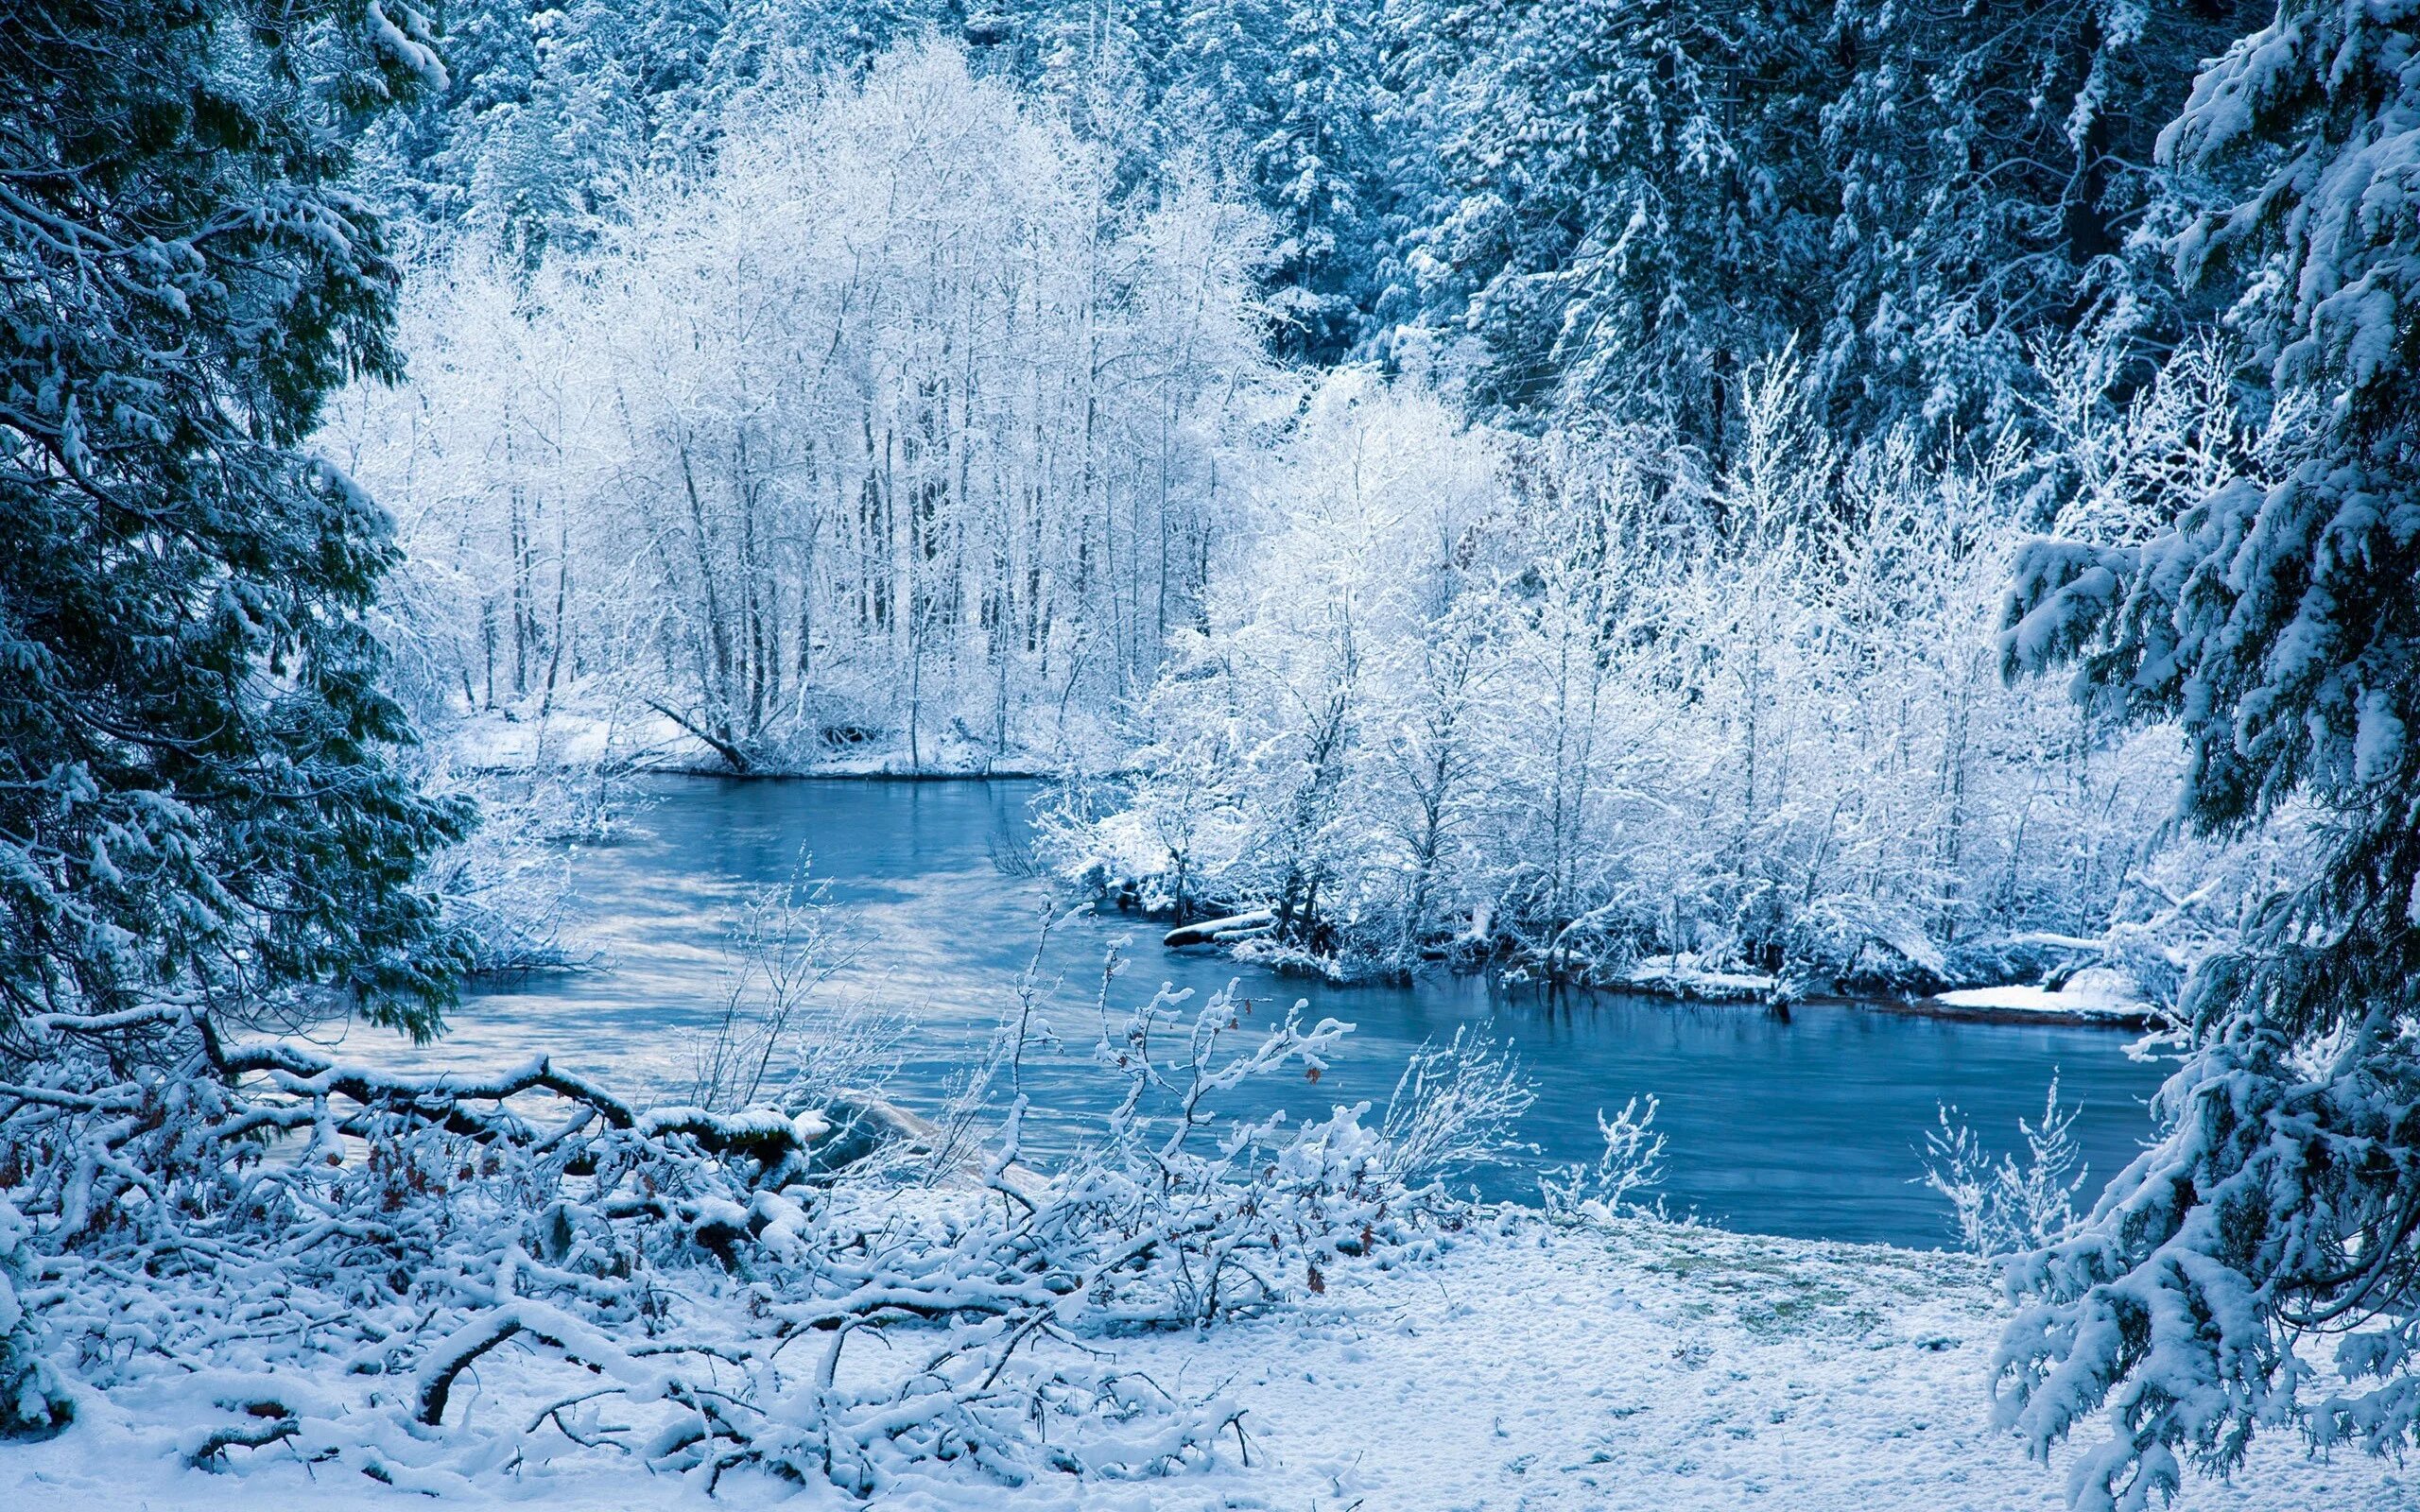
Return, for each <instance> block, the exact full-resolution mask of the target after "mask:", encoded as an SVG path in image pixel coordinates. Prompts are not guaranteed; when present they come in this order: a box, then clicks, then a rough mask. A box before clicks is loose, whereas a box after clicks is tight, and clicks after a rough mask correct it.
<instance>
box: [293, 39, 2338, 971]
mask: <svg viewBox="0 0 2420 1512" xmlns="http://www.w3.org/2000/svg"><path fill="white" fill-rule="evenodd" d="M2259 19H2260V18H2259V17H2257V16H2256V15H2255V14H2254V13H2253V12H2252V10H2251V9H2245V8H2239V7H2238V8H2228V7H2204V6H2182V5H2157V6H2150V7H2142V6H2125V5H2107V6H2100V5H2074V6H2038V5H2030V4H2029V5H2009V6H1998V5H1986V6H1976V7H1967V8H1935V9H1927V8H1924V7H1901V6H1875V7H1867V6H1863V5H1842V6H1838V7H1807V6H1796V5H1780V6H1756V7H1751V8H1746V9H1730V10H1725V11H1723V12H1722V13H1720V14H1712V13H1707V12H1704V11H1703V10H1702V9H1699V8H1692V7H1677V6H1674V7H1667V6H1656V5H1648V6H1637V7H1623V8H1605V7H1596V6H1566V5H1555V4H1515V5H1496V4H1470V5H1462V4H1454V5H1447V4H1435V3H1429V0H1418V3H1401V4H1387V5H1380V4H1348V5H1342V6H1339V5H1326V4H1322V5H1316V6H1300V7H1295V6H1286V5H1263V4H1217V5H1203V6H1196V7H1190V8H1186V7H1158V6H1149V5H1146V6H1138V7H1119V6H1065V7H1059V6H1049V5H1043V6H1034V7H1029V8H1025V9H1015V10H1012V11H1000V12H989V11H987V12H981V13H972V12H967V11H964V10H962V9H959V8H957V7H955V6H952V7H947V8H942V9H931V10H919V9H914V8H912V7H900V8H890V9H885V8H869V7H853V6H836V7H830V8H822V9H819V8H814V7H805V8H800V7H774V6H754V5H738V6H716V5H697V4H674V5H652V4H643V5H635V6H624V5H606V4H579V5H574V6H571V7H568V8H564V9H537V10H532V9H529V8H528V7H527V5H524V4H520V3H508V4H474V5H469V6H464V7H460V8H457V9H453V10H452V11H450V12H449V13H448V15H447V18H446V27H447V36H448V39H449V41H448V57H449V59H450V60H451V61H450V67H451V73H450V76H449V81H448V83H447V86H446V88H445V89H444V91H443V92H441V93H438V94H430V95H429V96H427V97H426V98H425V99H424V100H423V102H422V103H420V104H419V105H417V106H416V107H414V108H412V109H410V110H408V111H406V112H395V113H391V114H389V116H387V117H386V118H384V121H383V124H381V125H380V126H378V127H377V128H376V129H374V131H373V132H372V135H371V136H370V137H369V138H368V139H367V140H366V141H365V142H364V144H363V161H364V164H365V166H364V169H363V177H364V179H365V180H366V181H368V182H369V183H371V184H372V185H373V186H374V187H375V189H376V190H377V192H378V193H379V194H380V195H381V196H382V197H383V198H385V199H386V200H387V201H389V202H390V203H392V204H394V205H397V206H399V207H401V208H402V210H403V212H404V214H405V215H406V223H407V225H408V226H409V228H410V239H411V241H412V244H413V247H412V260H413V267H414V276H413V278H412V280H411V281H410V283H409V291H410V292H409V293H408V295H407V299H406V309H405V314H404V324H403V328H402V335H401V337H400V340H401V344H402V345H403V347H404V348H405V349H406V351H407V352H410V353H411V358H410V360H411V364H412V369H411V371H412V376H411V380H410V382H409V383H408V384H407V385H406V386H405V387H402V388H400V389H392V390H389V389H385V388H379V387H368V388H362V389H358V390H356V391H354V393H353V394H351V395H349V396H347V397H345V398H344V399H342V400H341V401H340V402H339V403H338V404H337V406H336V407H335V409H334V411H333V414H332V420H331V423H330V425H329V428H328V430H327V432H326V433H325V435H324V436H323V438H322V443H323V444H324V445H326V446H328V447H329V448H330V450H331V451H332V453H333V455H336V456H337V458H338V460H339V461H341V462H342V463H343V464H344V465H345V466H346V467H347V468H348V469H349V470H350V471H352V472H354V474H355V475H357V476H358V477H359V478H361V480H362V481H363V482H364V483H365V484H367V485H368V486H369V487H370V488H371V490H372V491H373V492H374V493H375V494H376V495H377V496H378V497H379V498H380V499H381V500H382V501H383V502H385V503H386V504H387V506H388V507H389V508H391V509H393V510H394V511H396V513H397V514H398V516H399V519H400V520H401V522H402V529H403V538H404V541H405V544H406V551H407V557H408V562H409V565H408V566H407V568H406V572H405V574H404V575H403V576H402V577H401V579H400V585H399V586H400V588H401V592H400V593H398V594H396V595H394V596H393V602H394V604H395V606H396V609H395V612H396V615H397V625H396V628H397V634H396V636H395V637H394V640H395V644H397V646H398V648H399V649H400V651H401V652H402V656H401V662H400V664H401V668H402V671H403V674H404V679H403V680H404V683H405V685H406V687H407V688H408V689H409V690H410V691H411V694H412V696H413V701H414V703H415V705H416V708H417V711H418V713H419V716H420V718H421V720H422V722H423V724H424V725H430V726H433V727H436V728H441V729H449V728H455V727H457V726H458V724H459V723H460V722H461V721H462V720H463V718H464V717H465V716H466V715H472V716H475V717H474V718H473V724H474V726H479V725H480V721H481V720H484V721H485V725H484V727H481V728H483V729H484V733H481V734H478V735H477V737H476V738H478V739H483V740H486V741H488V742H489V743H490V747H489V748H490V749H493V748H494V743H495V742H496V741H498V740H500V739H504V740H509V741H514V742H518V743H519V744H517V745H515V746H514V747H513V748H515V749H522V750H525V751H526V750H528V749H532V748H539V747H543V748H544V749H542V750H541V754H544V751H545V750H554V751H562V750H571V749H578V750H579V751H581V752H584V753H586V755H587V756H588V757H592V758H593V757H594V756H595V755H596V753H597V752H598V751H599V750H600V749H603V750H605V751H606V759H608V760H613V759H618V758H621V757H627V756H628V755H630V754H632V753H634V752H637V751H640V750H643V749H647V748H649V747H653V746H655V745H657V744H659V743H660V742H661V741H662V740H663V739H664V738H665V737H666V735H672V736H677V737H678V738H680V739H682V740H684V741H687V742H690V743H692V746H691V748H693V749H698V750H700V751H701V752H702V753H705V760H707V761H708V762H710V763H713V764H717V765H727V766H729V767H732V768H735V769H753V770H785V769H805V768H811V767H816V766H820V765H831V764H834V763H855V764H857V765H885V766H890V767H904V768H913V769H919V770H1001V769H1009V770H1017V769H1025V770H1043V771H1047V772H1050V773H1053V774H1056V775H1061V776H1064V777H1068V778H1070V779H1071V780H1072V781H1071V782H1070V784H1069V787H1068V790H1067V792H1066V794H1065V798H1064V801H1063V803H1062V804H1061V806H1060V809H1059V811H1058V812H1057V813H1056V814H1054V816H1053V822H1052V825H1051V839H1052V845H1053V849H1054V855H1053V857H1052V859H1053V860H1054V861H1056V862H1057V863H1058V864H1060V865H1062V866H1063V867H1065V868H1067V869H1069V870H1070V871H1071V872H1072V873H1073V874H1076V875H1079V876H1081V877H1084V878H1086V879H1088V880H1089V881H1090V882H1091V883H1092V884H1093V885H1097V886H1099V887H1103V888H1106V889H1110V890H1112V891H1115V892H1117V893H1118V894H1120V895H1121V896H1124V897H1127V898H1129V899H1130V900H1132V901H1134V902H1140V903H1141V904H1143V905H1144V906H1146V907H1148V908H1150V910H1152V911H1154V912H1160V913H1165V914H1167V915H1171V916H1174V917H1176V918H1179V919H1184V918H1191V917H1196V916H1199V915H1201V914H1204V913H1216V912H1222V911H1231V910H1235V909H1241V908H1251V907H1255V906H1266V907H1269V908H1271V909H1273V911H1274V914H1275V916H1276V925H1275V928H1274V930H1273V935H1274V936H1275V941H1274V944H1273V946H1271V948H1274V949H1277V950H1279V951H1280V952H1281V953H1286V954H1289V957H1290V958H1296V959H1299V960H1300V961H1302V962H1304V963H1305V964H1307V965H1310V966H1312V967H1314V968H1316V969H1319V970H1324V971H1346V972H1352V971H1373V970H1378V971H1392V970H1401V969H1405V968H1407V967H1409V966H1411V965H1415V964H1417V963H1418V962H1420V961H1422V960H1424V959H1433V958H1437V957H1440V956H1457V955H1472V954H1477V955H1491V954H1501V953H1503V952H1505V951H1507V950H1511V951H1513V952H1514V953H1515V954H1519V955H1521V956H1523V957H1524V958H1526V959H1529V960H1530V961H1532V962H1534V963H1536V964H1538V965H1540V966H1541V967H1543V968H1544V969H1545V970H1547V971H1552V972H1557V973H1565V974H1577V975H1582V976H1585V975H1591V974H1595V975H1607V974H1619V973H1621V972H1623V971H1630V970H1632V969H1633V968H1634V965H1635V963H1636V962H1638V961H1640V960H1667V961H1668V960H1670V959H1673V958H1676V957H1688V958H1690V959H1691V960H1696V961H1703V962H1704V963H1706V964H1708V965H1714V964H1729V965H1734V966H1744V967H1748V968H1752V969H1755V970H1758V971H1778V972H1781V973H1783V974H1786V975H1789V976H1792V977H1795V978H1798V979H1802V980H1805V981H1807V982H1809V983H1814V984H1823V983H1832V982H1841V981H1852V982H1862V983H1867V984H1870V985H1872V984H1889V985H1923V984H1925V983H1932V984H1936V985H1937V984H1939V983H1941V982H1945V981H1970V980H1978V981H1988V980H1999V979H2005V978H2006V977H2008V976H2011V975H2014V974H2020V973H2024V972H2029V971H2039V970H2041V969H2043V968H2044V966H2045V965H2046V964H2054V963H2055V962H2056V961H2057V960H2060V959H2071V957H2072V944H2073V941H2074V940H2076V939H2079V938H2084V937H2094V938H2098V937H2100V936H2102V935H2103V934H2104V933H2105V932H2106V931H2107V930H2108V929H2109V928H2110V926H2111V925H2112V924H2113V922H2115V923H2116V924H2118V926H2120V930H2121V938H2122V939H2123V941H2124V944H2123V945H2122V946H2121V947H2120V948H2119V950H2118V954H2119V955H2121V956H2123V957H2124V966H2125V969H2126V970H2127V971H2129V972H2131V974H2132V975H2133V976H2134V977H2135V978H2136V979H2137V981H2138V984H2139V985H2140V986H2141V987H2142V988H2143V989H2144V990H2147V991H2150V992H2152V993H2153V994H2154V995H2157V994H2161V993H2165V992H2168V991H2170V990H2172V989H2173V988H2174V987H2175V986H2176V984H2177V983H2178V982H2179V981H2180V980H2181V976H2182V972H2183V971H2184V969H2185V968H2186V967H2187V965H2188V964H2189V962H2190V960H2191V958H2192V957H2193V955H2194V954H2195V950H2196V949H2197V947H2195V946H2193V945H2190V944H2187V945H2183V946H2180V945H2179V944H2178V943H2177V940H2178V937H2179V936H2180V935H2182V936H2185V937H2187V939H2189V940H2201V939H2204V938H2205V937H2207V936H2211V935H2212V933H2213V932H2214V931H2217V930H2221V929H2223V928H2224V927H2226V925H2227V923H2228V922H2229V919H2230V918H2231V915H2230V908H2231V907H2232V902H2231V900H2235V899H2238V897H2239V896H2240V895H2241V890H2242V886H2243V885H2246V884H2249V883H2256V882H2258V881H2259V880H2261V879H2265V878H2270V877H2273V876H2274V875H2275V874H2276V872H2277V869H2278V868H2279V866H2280V865H2283V864H2285V862H2287V861H2289V860H2290V852H2291V851H2292V850H2293V846H2294V843H2295V842H2294V837H2293V834H2292V833H2291V827H2290V826H2288V827H2286V828H2285V829H2284V830H2283V831H2280V832H2278V833H2263V834H2262V835H2259V836H2257V837H2256V839H2255V841H2254V843H2253V844H2251V845H2250V846H2249V847H2248V848H2241V847H2238V848H2236V849H2232V850H2225V851H2213V850H2212V849H2211V848H2208V847H2203V846H2186V847H2182V848H2176V847H2169V846H2166V845H2165V844H2164V843H2163V840H2164V833H2163V830H2162V826H2163V823H2164V821H2165V820H2166V818H2167V817H2168V814H2169V808H2168V797H2167V795H2168V794H2169V791H2170V787H2171V784H2172V782H2173V779H2174V778H2175V776H2176V775H2177V773H2178V771H2179V770H2180V769H2181V759H2182V758H2181V752H2180V750H2179V747H2178V744H2177V742H2176V741H2175V739H2174V737H2173V736H2172V735H2171V734H2166V733H2163V732H2160V731H2158V730H2152V731H2151V732H2148V733H2141V732H2137V733H2134V734H2122V735H2113V734H2111V733H2109V732H2108V731H2106V730H2101V729H2100V728H2098V727H2096V726H2095V724H2094V723H2093V721H2092V720H2091V719H2090V718H2089V717H2087V716H2086V715H2084V714H2083V713H2081V712H2080V711H2078V710H2077V709H2075V708H2074V707H2072V706H2070V705H2069V704H2068V702H2067V701H2066V698H2065V696H2064V693H2063V692H2062V690H2060V689H2058V688H2057V687H2055V686H2046V685H2041V684H2020V685H2017V686H2014V687H2011V686H2008V685H2004V684H2003V682H2002V680H2001V678H2000V668H1999V665H1998V662H1997V652H1996V651H1995V649H1994V645H1993V641H1992V635H1993V631H1994V629H1995V623H1994V622H1995V616H1996V615H1997V613H1998V610H1999V603H2000V599H2001V597H2002V596H2003V588H2004V585H2005V583H2006V582H2007V580H2008V574H2009V569H2010V564H2011V561H2012V553H2013V552H2014V550H2015V548H2016V545H2017V543H2018V542H2019V541H2021V540H2022V539H2024V538H2025V537H2026V536H2027V535H2028V534H2030V533H2033V532H2037V531H2043V530H2056V531H2057V532H2058V533H2060V534H2061V535H2063V536H2066V537H2070V538H2075V539H2089V540H2093V541H2103V542H2107V543H2112V544H2119V545H2123V544H2127V543H2131V542H2133V541H2139V540H2140V539H2142V538H2143V537H2144V536H2146V535H2147V534H2149V533H2150V532H2152V531H2153V530H2154V529H2156V528H2157V527H2158V526H2159V525H2161V524H2164V523H2165V522H2166V521H2167V520H2169V518H2171V517H2172V516H2173V515H2174V514H2175V513H2176V511H2177V510H2179V509H2180V508H2182V507H2184V506H2185V504H2186V503H2187V502H2188V501H2190V500H2192V499H2194V498H2198V497H2200V496H2201V495H2203V494H2204V493H2206V492H2207V491H2209V490H2211V489H2213V488H2215V487H2217V486H2219V485H2221V484H2223V483H2225V482H2227V481H2228V480H2230V479H2233V478H2238V477H2254V478H2267V477H2273V476H2275V475H2278V474H2279V473H2280V472H2281V470H2283V469H2285V468H2288V467H2290V465H2292V462H2293V461H2294V459H2295V457H2296V456H2297V455H2299V452H2298V450H2297V449H2298V447H2300V446H2302V445H2303V444H2305V442H2306V440H2307V438H2308V434H2309V432H2310V428H2311V423H2312V410H2311V407H2310V406H2309V404H2307V403H2305V402H2303V401H2302V400H2301V399H2299V398H2298V397H2295V396H2291V395H2289V396H2287V397H2286V398H2285V399H2284V400H2283V401H2282V402H2281V401H2280V400H2279V399H2278V398H2277V396H2275V395H2274V394H2273V392H2272V390H2271V388H2270V387H2269V385H2268V383H2267V381H2266V376H2265V375H2266V369H2265V368H2264V366H2263V362H2262V359H2261V356H2260V353H2259V352H2257V351H2256V350H2255V349H2256V345H2257V335H2256V333H2246V332H2244V331H2242V330H2240V329H2238V328H2236V327H2232V326H2229V325H2228V324H2227V323H2226V322H2225V321H2224V320H2223V319H2222V318H2221V317H2222V316H2223V315H2224V310H2223V309H2222V308H2221V305H2220V304H2219V303H2218V302H2216V300H2215V297H2214V296H2213V295H2211V294H2210V293H2208V292H2207V291H2204V290H2200V289H2198V288H2195V287H2191V286H2188V285H2187V283H2185V282H2183V274H2182V273H2181V271H2180V267H2179V265H2178V263H2177V259H2176V248H2175V246H2174V245H2172V244H2173V243H2174V240H2175V238H2176V237H2177V235H2178V234H2179V233H2180V232H2182V231H2184V230H2185V229H2186V228H2187V227H2188V226H2189V225H2190V224H2192V221H2193V217H2194V215H2196V214H2197V212H2198V211H2199V210H2200V209H2202V208H2204V206H2205V202H2207V203H2216V202H2218V201H2219V200H2220V199H2221V198H2223V190H2222V187H2221V186H2218V185H2215V184H2213V183H2211V182H2208V181H2205V178H2204V175H2202V174H2201V173H2199V172H2198V171H2188V170H2187V169H2185V168H2183V167H2180V166H2179V165H2177V164H2176V163H2173V162H2166V163H2164V162H2163V161H2162V159H2161V157H2160V147H2159V132H2160V129H2161V127H2162V126H2163V124H2164V123H2166V122H2168V121H2169V120H2171V119H2173V118H2175V117H2176V116H2177V115H2178V114H2179V112H2181V111H2182V110H2183V109H2184V107H2185V104H2186V101H2187V95H2188V94H2189V92H2190V91H2191V89H2192V87H2193V80H2194V78H2195V77H2196V71H2197V68H2198V66H2199V64H2200V62H2201V61H2202V60H2204V59H2207V58H2209V57H2212V56H2214V55H2216V54H2218V53H2220V52H2222V51H2224V50H2225V48H2226V47H2227V45H2228V44H2229V43H2230V42H2231V41H2233V40H2234V39H2235V38H2236V37H2238V36H2239V35H2241V34H2242V33H2243V32H2245V31H2246V30H2248V29H2250V28H2252V27H2254V26H2256V25H2257V23H2258V21H2259ZM498 720H506V721H510V723H511V724H512V725H514V726H517V727H520V728H518V729H516V730H510V731H508V732H506V734H504V735H499V734H498V733H497V731H496V730H495V728H494V727H495V725H496V723H497V721H498ZM533 730H534V731H536V733H535V734H534V735H533V734H532V733H531V731H533ZM533 740H534V741H535V742H536V747H532V746H531V745H530V742H531V741H533ZM2214 882H2218V883H2221V884H2223V885H2220V886H2218V888H2217V890H2216V891H2214V890H2213V887H2212V884H2213V883H2214ZM2154 940H2155V941H2158V943H2156V944H2152V943H2147V942H2150V941H2154ZM2045 942H2048V944H2047V945H2046V944H2045ZM2062 948H2064V949H2066V950H2067V951H2068V955H2066V956H2061V955H2058V954H2056V952H2057V951H2058V950H2060V949H2062ZM2046 949H2047V950H2049V951H2051V952H2052V954H2045V950H2046Z"/></svg>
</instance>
